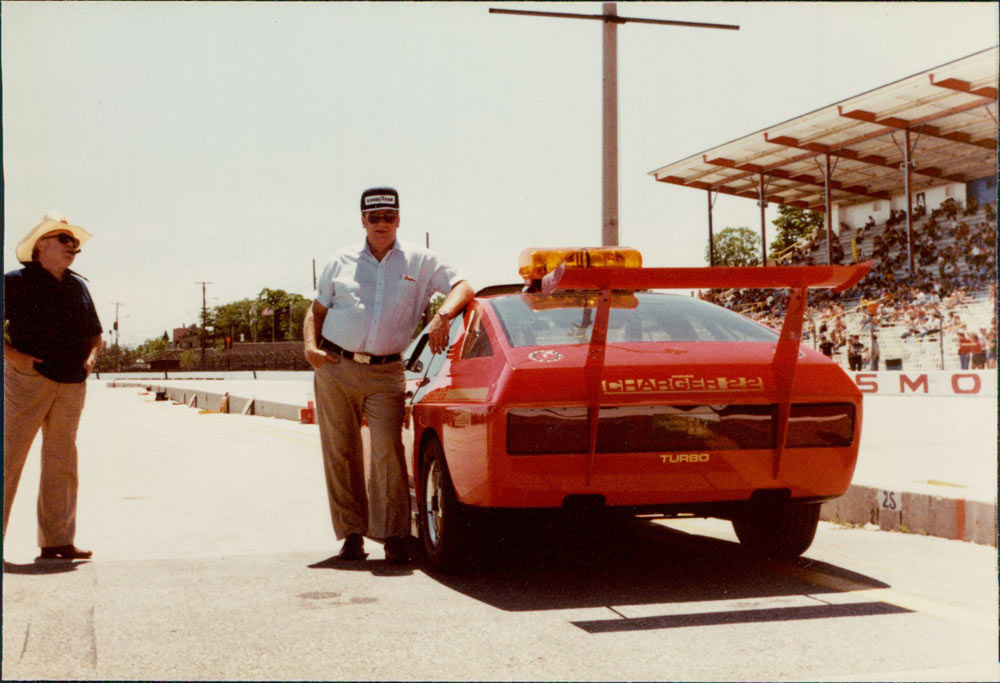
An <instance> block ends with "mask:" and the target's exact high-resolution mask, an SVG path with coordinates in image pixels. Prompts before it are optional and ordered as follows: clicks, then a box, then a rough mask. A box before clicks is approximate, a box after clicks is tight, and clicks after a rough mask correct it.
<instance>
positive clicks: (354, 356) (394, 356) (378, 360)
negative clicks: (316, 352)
mask: <svg viewBox="0 0 1000 683" xmlns="http://www.w3.org/2000/svg"><path fill="white" fill-rule="evenodd" d="M319 345H320V348H322V349H325V350H327V351H333V352H334V353H335V354H337V355H338V356H340V357H341V358H346V359H347V360H353V361H354V362H355V363H361V364H362V365H382V364H383V363H394V362H396V361H398V360H403V357H402V356H401V355H400V354H398V353H390V354H389V355H388V356H374V355H372V354H370V353H361V352H360V351H348V350H347V349H343V348H341V347H339V346H337V345H336V344H334V343H333V342H332V341H330V340H329V339H327V338H326V337H323V340H322V341H321V342H320V344H319Z"/></svg>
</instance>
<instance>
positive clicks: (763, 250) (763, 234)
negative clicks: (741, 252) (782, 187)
mask: <svg viewBox="0 0 1000 683" xmlns="http://www.w3.org/2000/svg"><path fill="white" fill-rule="evenodd" d="M759 187H760V190H759V191H758V193H757V195H758V196H759V197H760V260H761V263H760V265H762V266H766V265H767V228H766V227H765V225H764V210H765V209H767V202H766V201H764V195H765V191H766V190H765V187H764V174H763V173H761V174H760V186H759Z"/></svg>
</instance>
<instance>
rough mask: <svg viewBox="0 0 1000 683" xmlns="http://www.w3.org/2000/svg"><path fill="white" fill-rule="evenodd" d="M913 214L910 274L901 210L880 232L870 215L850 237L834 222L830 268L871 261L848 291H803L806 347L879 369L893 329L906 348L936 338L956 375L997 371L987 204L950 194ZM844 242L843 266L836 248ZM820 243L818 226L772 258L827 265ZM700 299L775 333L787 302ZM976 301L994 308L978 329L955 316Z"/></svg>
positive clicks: (752, 294)
mask: <svg viewBox="0 0 1000 683" xmlns="http://www.w3.org/2000/svg"><path fill="white" fill-rule="evenodd" d="M914 218H915V221H914V225H913V255H914V272H913V274H910V273H909V253H908V248H907V236H906V212H905V211H901V210H899V211H897V210H891V211H890V215H889V218H888V219H887V220H886V222H885V224H884V225H881V226H880V225H878V224H876V222H875V220H874V219H873V218H872V217H871V216H869V217H868V221H867V222H866V223H865V224H864V225H862V226H861V227H860V228H858V230H857V232H856V234H854V235H853V236H852V235H851V234H850V233H851V228H850V227H849V226H847V225H845V224H843V223H842V224H841V230H840V237H839V238H838V237H837V236H836V235H835V236H834V238H833V240H832V250H831V262H832V263H834V264H844V263H845V262H862V261H865V260H872V261H873V262H874V263H873V266H872V269H871V270H870V271H869V273H868V275H867V276H866V277H865V279H864V280H862V281H861V282H860V283H859V284H858V285H856V286H855V287H854V288H853V289H852V290H850V291H848V292H845V293H843V294H840V295H838V294H834V293H832V292H830V291H829V290H822V291H820V290H813V291H810V292H809V306H808V308H807V311H806V323H805V326H804V330H803V338H804V340H806V341H809V340H811V341H812V343H813V346H814V347H816V348H818V349H820V350H821V351H823V353H825V354H826V355H828V356H830V357H837V358H838V360H839V359H840V358H841V357H842V358H843V359H844V360H846V362H847V364H848V366H849V367H850V368H851V369H858V370H860V369H871V370H877V369H880V368H879V367H878V362H879V356H880V353H879V339H880V337H881V336H882V335H881V331H882V330H883V329H885V330H886V331H887V332H888V331H889V330H891V331H892V332H893V339H894V341H895V340H898V341H901V342H902V343H904V344H906V343H909V342H912V341H923V340H932V339H939V337H938V335H944V339H945V340H946V341H947V343H948V345H949V347H950V351H949V352H954V353H957V355H958V360H959V367H961V368H962V369H977V368H987V367H989V368H995V367H996V366H997V341H996V336H997V334H996V333H997V323H996V274H997V260H996V259H997V247H996V239H997V235H996V211H995V208H994V206H993V205H992V204H984V205H983V206H979V204H978V202H977V201H976V199H975V197H974V196H971V195H970V198H969V200H968V202H967V203H966V206H965V207H964V208H963V207H962V205H961V204H960V203H959V202H957V201H955V200H954V199H952V198H950V197H949V198H947V199H946V200H945V201H944V202H943V203H942V204H941V206H939V207H937V208H935V209H933V210H932V211H931V212H930V214H929V215H928V214H927V212H926V209H925V207H924V206H923V205H922V204H920V205H918V206H917V208H916V209H915V210H914ZM848 237H851V242H850V248H851V251H852V254H851V256H852V258H851V259H850V260H848V259H847V258H846V255H845V250H844V248H843V245H842V243H841V240H842V239H846V238H848ZM825 241H826V236H825V230H818V231H816V233H815V234H814V235H812V236H811V237H810V238H808V239H805V240H802V241H800V243H798V244H796V245H793V247H791V248H790V249H788V250H786V251H785V252H784V253H783V254H782V255H781V257H779V258H780V262H781V263H784V264H786V265H817V264H821V265H825V264H826V253H825V249H824V250H823V251H822V253H820V254H816V252H817V251H818V250H819V249H820V248H821V247H823V246H824V245H825ZM865 252H867V253H865ZM701 296H702V298H704V299H706V300H709V301H712V302H714V303H716V304H719V305H721V306H723V307H725V308H728V309H730V310H734V311H737V312H740V313H743V314H744V315H747V316H749V317H751V318H754V319H755V320H758V321H759V322H762V323H764V324H766V325H768V326H771V327H774V328H780V326H781V324H782V321H783V320H784V315H785V308H786V305H787V300H788V294H787V291H786V290H757V289H730V290H710V291H708V292H703V293H702V294H701ZM984 299H985V300H988V301H990V302H992V303H991V307H992V311H993V313H992V321H991V322H990V323H989V324H988V325H987V326H983V325H982V324H976V323H977V321H974V320H963V318H962V314H963V312H964V311H965V310H966V309H967V308H968V307H969V306H970V305H971V304H973V303H974V302H976V301H982V300H984ZM978 322H979V323H981V322H982V321H981V320H980V321H978ZM841 351H842V352H843V353H842V354H841V355H840V356H837V354H838V352H841Z"/></svg>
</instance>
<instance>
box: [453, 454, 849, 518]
mask: <svg viewBox="0 0 1000 683" xmlns="http://www.w3.org/2000/svg"><path fill="white" fill-rule="evenodd" d="M856 459H857V450H856V449H854V448H800V449H786V450H785V451H784V453H783V454H782V455H781V458H780V462H779V463H778V465H777V476H775V453H774V451H771V450H761V451H737V452H706V453H664V454H655V453H643V454H598V455H595V456H594V457H593V461H592V463H591V465H590V467H589V477H588V463H587V460H588V457H587V455H585V454H580V455H547V456H509V455H506V454H504V455H502V456H498V457H496V458H493V459H492V460H493V461H492V463H491V467H490V471H491V476H490V477H489V480H490V483H489V485H487V486H479V487H475V488H470V489H467V494H468V495H467V496H465V497H463V498H464V499H463V501H462V502H464V503H466V504H469V505H474V506H480V507H507V508H552V507H561V506H562V505H563V503H564V501H565V500H566V498H567V496H599V497H601V498H603V501H604V504H605V505H607V506H615V507H629V506H664V505H667V506H669V505H684V504H698V503H720V502H726V501H743V500H748V499H749V498H750V496H751V495H752V494H753V492H754V491H757V490H761V489H785V490H787V491H788V492H789V494H790V496H791V497H792V498H794V499H810V500H826V499H831V498H836V497H837V496H840V495H843V494H844V492H846V491H847V487H848V486H849V485H850V482H851V476H852V475H853V473H854V466H855V463H856ZM460 488H461V487H460Z"/></svg>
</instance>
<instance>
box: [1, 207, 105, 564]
mask: <svg viewBox="0 0 1000 683" xmlns="http://www.w3.org/2000/svg"><path fill="white" fill-rule="evenodd" d="M88 239H90V233H88V232H87V231H86V230H84V229H83V228H81V227H79V226H76V225H70V224H69V221H67V220H66V217H65V216H63V215H62V214H60V213H58V212H51V213H48V214H46V215H45V217H44V218H43V219H42V221H41V222H40V223H39V224H38V225H36V226H35V227H34V228H32V229H31V231H29V232H28V234H27V235H25V237H24V239H22V240H21V241H20V242H19V243H18V245H17V259H18V261H20V262H21V263H23V264H24V267H23V268H21V269H20V270H12V271H10V272H9V273H6V274H4V278H3V280H4V327H5V334H4V345H3V356H4V381H3V398H4V405H3V425H4V430H3V461H4V462H3V472H4V484H3V533H4V537H6V536H7V522H8V521H9V520H10V509H11V506H12V505H13V503H14V494H15V493H16V492H17V484H18V480H19V479H20V478H21V471H22V469H23V468H24V461H25V459H27V457H28V450H29V449H30V448H31V443H32V442H33V441H34V440H35V436H36V435H37V434H38V430H39V428H42V476H41V482H40V484H39V491H38V545H39V546H41V548H42V554H41V559H64V560H79V559H87V558H89V557H90V556H91V555H92V553H91V552H90V551H89V550H81V549H80V548H77V547H76V546H75V545H74V544H73V541H74V537H75V535H76V491H77V474H76V460H77V454H76V429H77V425H78V424H79V423H80V413H81V412H82V411H83V403H84V397H85V395H86V382H85V381H84V380H86V379H87V375H88V374H90V371H91V370H92V369H93V367H94V363H95V361H96V360H97V353H98V351H99V350H100V348H101V329H102V328H101V322H100V320H98V318H97V311H96V309H95V308H94V302H93V300H92V299H91V297H90V292H89V291H88V290H87V286H86V285H85V284H84V281H83V278H82V277H81V276H80V275H77V274H76V273H74V272H73V271H72V270H70V269H69V267H70V265H71V264H72V263H73V260H74V259H75V258H76V255H77V254H78V253H80V246H81V245H82V244H83V243H84V242H86V241H87V240H88Z"/></svg>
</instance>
